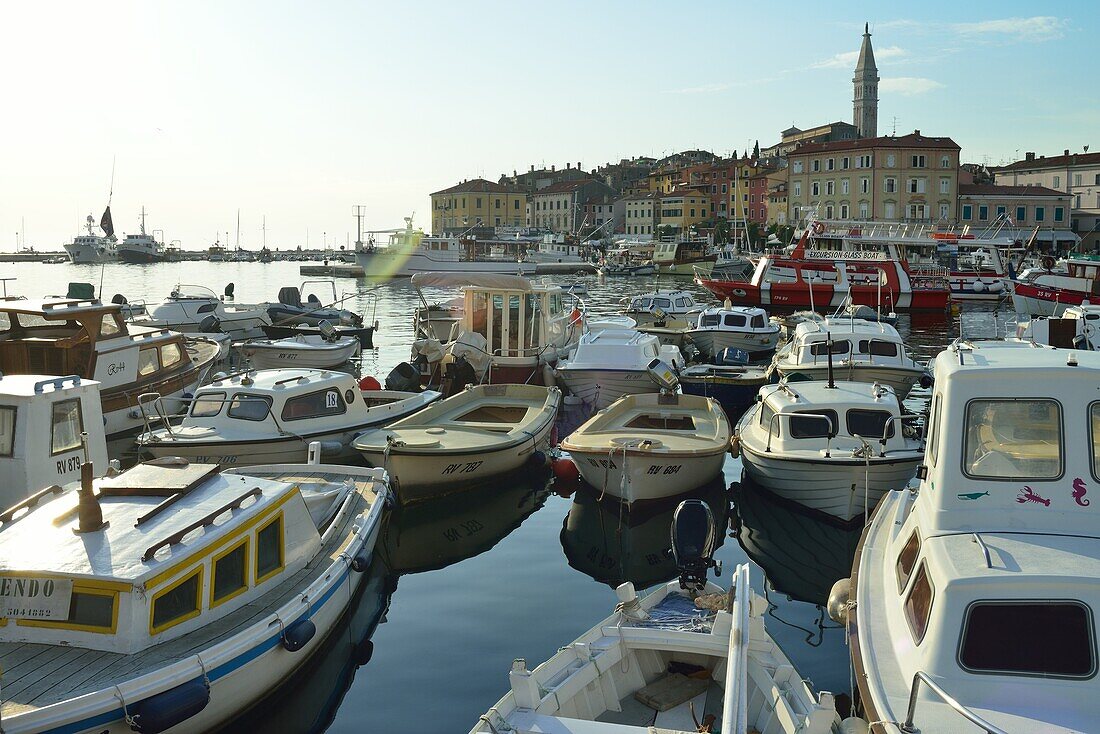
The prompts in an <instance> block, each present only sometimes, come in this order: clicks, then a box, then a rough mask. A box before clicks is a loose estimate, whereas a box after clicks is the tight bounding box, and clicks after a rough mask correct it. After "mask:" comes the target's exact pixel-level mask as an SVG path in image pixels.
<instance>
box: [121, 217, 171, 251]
mask: <svg viewBox="0 0 1100 734" xmlns="http://www.w3.org/2000/svg"><path fill="white" fill-rule="evenodd" d="M155 234H156V233H155V232H154V233H153V234H146V232H145V209H144V208H143V209H142V210H141V233H140V234H128V235H126V237H125V238H124V239H123V240H122V242H120V243H119V244H118V259H119V260H120V261H122V262H124V263H137V264H148V263H158V262H162V261H163V260H164V258H165V248H164V243H163V242H158V241H157V238H156V236H155Z"/></svg>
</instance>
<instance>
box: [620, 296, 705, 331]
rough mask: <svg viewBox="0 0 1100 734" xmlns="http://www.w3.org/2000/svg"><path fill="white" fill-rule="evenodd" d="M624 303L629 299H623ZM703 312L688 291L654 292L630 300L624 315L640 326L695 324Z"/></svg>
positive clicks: (701, 307)
mask: <svg viewBox="0 0 1100 734" xmlns="http://www.w3.org/2000/svg"><path fill="white" fill-rule="evenodd" d="M623 300H624V302H626V301H627V299H623ZM702 311H703V305H702V304H701V303H698V302H696V300H695V297H694V296H693V295H692V294H691V293H690V292H688V291H662V290H658V291H653V292H652V293H645V294H642V295H640V296H634V297H632V298H630V299H629V303H628V304H627V307H626V308H624V309H623V310H622V313H623V314H624V315H626V316H629V317H631V318H632V319H634V320H635V321H637V322H638V323H639V324H643V325H646V324H652V323H654V322H658V321H659V322H668V321H669V320H670V319H671V320H673V321H684V322H694V321H695V320H696V319H697V318H698V316H699V314H700V313H701V312H702Z"/></svg>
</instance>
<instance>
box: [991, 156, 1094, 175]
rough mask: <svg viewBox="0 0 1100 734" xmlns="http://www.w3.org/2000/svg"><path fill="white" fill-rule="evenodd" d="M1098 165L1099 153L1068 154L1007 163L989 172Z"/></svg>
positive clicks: (992, 168) (994, 167)
mask: <svg viewBox="0 0 1100 734" xmlns="http://www.w3.org/2000/svg"><path fill="white" fill-rule="evenodd" d="M1097 163H1100V153H1070V154H1069V155H1055V156H1051V157H1049V158H1044V157H1042V156H1040V157H1038V158H1032V159H1031V160H1027V159H1024V160H1022V161H1016V162H1015V163H1009V164H1008V165H1007V166H990V167H989V168H990V170H991V171H1018V170H1021V169H1022V170H1031V169H1033V168H1065V167H1066V166H1073V165H1077V166H1083V165H1096V164H1097Z"/></svg>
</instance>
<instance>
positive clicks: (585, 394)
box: [554, 329, 684, 409]
mask: <svg viewBox="0 0 1100 734" xmlns="http://www.w3.org/2000/svg"><path fill="white" fill-rule="evenodd" d="M655 359H661V360H664V361H665V362H667V363H669V364H670V365H672V367H673V368H675V369H679V368H680V367H682V366H683V365H684V358H683V356H682V355H681V354H680V350H679V349H677V348H676V347H674V346H671V345H665V344H661V343H660V340H659V339H658V338H657V337H656V336H653V335H652V334H643V333H641V332H638V331H634V330H632V329H595V330H592V331H588V332H586V333H585V334H584V335H583V336H581V338H580V341H579V342H578V343H577V347H576V349H574V350H573V351H572V352H571V353H570V354H569V356H568V357H566V358H565V359H561V360H559V361H558V366H557V368H555V370H554V376H555V377H557V379H558V380H559V381H560V382H561V383H562V384H563V385H565V387H566V388H568V390H569V392H571V393H572V394H573V395H576V396H577V397H579V398H581V399H582V400H584V401H585V402H586V403H591V404H592V405H594V406H595V407H596V408H597V409H603V408H606V407H607V406H609V405H611V404H612V403H613V402H615V401H616V400H618V399H619V398H621V397H622V396H623V395H636V394H639V393H655V392H657V391H658V390H660V387H659V386H658V385H657V383H656V382H654V381H653V377H652V375H650V373H649V371H648V367H649V363H650V362H652V361H653V360H655Z"/></svg>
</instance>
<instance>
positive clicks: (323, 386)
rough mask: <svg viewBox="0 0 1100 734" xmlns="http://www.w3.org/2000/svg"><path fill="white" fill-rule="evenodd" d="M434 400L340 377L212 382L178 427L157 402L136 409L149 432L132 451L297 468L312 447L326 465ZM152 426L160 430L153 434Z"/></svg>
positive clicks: (294, 375)
mask: <svg viewBox="0 0 1100 734" xmlns="http://www.w3.org/2000/svg"><path fill="white" fill-rule="evenodd" d="M439 398H440V394H439V393H437V392H433V391H431V390H426V391H424V392H420V393H415V392H396V391H392V390H360V389H359V385H358V384H357V383H356V381H355V378H354V377H352V376H351V375H349V374H346V373H343V372H326V371H319V370H303V369H283V370H261V371H259V372H245V373H241V374H236V375H233V376H230V377H225V378H223V379H219V380H215V381H214V382H213V383H211V384H209V385H206V386H204V387H202V388H199V390H198V391H197V392H196V393H195V397H194V398H193V399H192V400H191V406H190V410H189V411H188V413H187V415H186V416H184V418H183V420H182V421H180V422H178V423H173V422H172V421H170V420H169V419H168V418H169V416H168V411H167V410H166V409H164V408H163V407H162V406H161V405H159V401H156V400H154V399H148V402H145V403H143V405H142V409H143V410H144V411H146V413H147V415H148V416H149V421H148V427H147V428H146V430H145V432H144V433H142V434H141V435H139V436H138V438H137V444H138V448H139V449H141V450H142V451H144V452H145V453H146V454H149V455H151V456H156V457H166V456H183V457H186V458H188V459H190V460H191V461H198V462H204V463H211V464H228V465H233V466H251V465H256V464H278V463H290V462H295V461H303V460H304V459H305V457H306V452H307V450H308V448H309V444H310V443H312V442H314V441H317V442H319V443H320V445H321V451H322V453H323V454H324V455H325V457H326V459H328V460H331V461H335V460H341V461H342V460H346V459H349V458H353V457H355V456H357V454H356V451H355V449H354V448H352V446H351V443H352V440H353V439H354V438H355V436H357V435H359V434H360V433H362V432H363V431H366V430H370V429H372V428H380V427H382V426H386V425H389V424H390V423H393V422H394V421H397V420H400V419H402V418H405V417H407V416H410V415H412V414H413V413H416V412H417V411H419V410H421V409H423V408H425V407H426V406H428V405H430V404H431V403H433V402H434V401H436V400H438V399H439ZM155 421H159V422H160V423H161V424H163V425H162V427H160V428H156V429H153V428H152V426H153V425H154V422H155Z"/></svg>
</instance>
